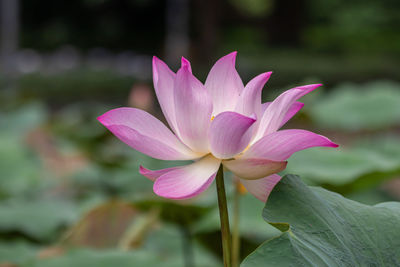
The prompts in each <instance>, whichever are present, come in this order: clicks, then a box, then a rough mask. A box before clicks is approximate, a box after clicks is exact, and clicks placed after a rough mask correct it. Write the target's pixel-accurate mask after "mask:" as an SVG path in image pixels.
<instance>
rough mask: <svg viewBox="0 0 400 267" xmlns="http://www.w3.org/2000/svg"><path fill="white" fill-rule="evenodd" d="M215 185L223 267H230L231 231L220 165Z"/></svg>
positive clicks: (222, 172)
mask: <svg viewBox="0 0 400 267" xmlns="http://www.w3.org/2000/svg"><path fill="white" fill-rule="evenodd" d="M216 184H217V194H218V208H219V218H220V221H221V237H222V253H223V258H224V267H232V257H231V231H230V229H229V216H228V207H227V203H226V193H225V184H224V170H223V166H222V164H221V166H220V167H219V169H218V173H217V178H216Z"/></svg>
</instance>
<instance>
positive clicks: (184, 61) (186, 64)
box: [181, 57, 192, 73]
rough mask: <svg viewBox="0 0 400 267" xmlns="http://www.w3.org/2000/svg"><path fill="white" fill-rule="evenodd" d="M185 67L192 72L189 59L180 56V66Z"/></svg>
mask: <svg viewBox="0 0 400 267" xmlns="http://www.w3.org/2000/svg"><path fill="white" fill-rule="evenodd" d="M185 67H186V68H187V69H188V70H189V72H190V73H192V66H191V65H190V62H189V60H187V59H186V58H184V57H182V58H181V68H185Z"/></svg>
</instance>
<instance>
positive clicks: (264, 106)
mask: <svg viewBox="0 0 400 267" xmlns="http://www.w3.org/2000/svg"><path fill="white" fill-rule="evenodd" d="M270 104H271V102H265V103H263V104H262V105H261V110H262V111H261V114H264V112H265V110H266V109H267V107H268V106H269V105H270ZM303 107H304V103H301V102H294V103H293V104H292V105H291V106H290V108H289V110H288V111H287V112H286V114H285V116H284V117H283V120H282V123H281V125H280V126H279V128H281V127H282V126H283V125H285V124H286V123H287V122H288V121H289V120H290V119H291V118H293V116H294V115H296V114H297V112H299V111H300V110H301V109H302V108H303Z"/></svg>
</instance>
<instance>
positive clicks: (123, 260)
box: [23, 249, 179, 267]
mask: <svg viewBox="0 0 400 267" xmlns="http://www.w3.org/2000/svg"><path fill="white" fill-rule="evenodd" d="M160 262H163V266H168V267H169V266H171V267H173V266H179V265H177V264H176V262H175V261H174V259H171V260H170V261H164V260H163V259H161V258H159V257H157V255H154V253H151V252H147V251H132V252H124V251H119V250H115V249H109V250H93V249H79V250H78V249H76V250H70V251H68V252H67V253H66V254H65V255H62V256H60V257H52V258H48V259H42V260H36V261H34V262H33V263H27V264H24V265H23V266H24V267H25V266H26V267H71V266H74V267H87V266H96V267H103V266H104V267H109V266H118V267H125V266H126V267H131V266H149V267H151V266H159V264H160ZM164 264H165V265H164Z"/></svg>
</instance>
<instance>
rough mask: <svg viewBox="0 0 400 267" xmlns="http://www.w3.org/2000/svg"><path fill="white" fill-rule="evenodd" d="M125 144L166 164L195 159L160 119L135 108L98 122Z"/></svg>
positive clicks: (112, 112) (113, 112)
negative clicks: (168, 161) (171, 161)
mask: <svg viewBox="0 0 400 267" xmlns="http://www.w3.org/2000/svg"><path fill="white" fill-rule="evenodd" d="M97 119H98V120H99V121H100V122H101V123H102V124H103V125H104V126H105V127H107V129H109V130H110V131H111V132H112V133H113V134H114V135H115V136H116V137H118V138H119V139H120V140H121V141H122V142H124V143H126V144H127V145H129V146H131V147H133V148H134V149H136V150H138V151H140V152H142V153H144V154H146V155H149V156H150V157H153V158H157V159H163V160H188V159H196V158H199V157H201V156H202V155H200V154H197V153H194V152H193V151H191V150H190V149H189V148H188V147H187V146H185V145H184V144H182V143H181V142H180V141H179V139H178V138H177V137H176V136H175V135H174V134H173V133H172V132H171V131H170V130H169V129H168V128H167V127H166V126H165V125H164V124H163V123H162V122H161V121H159V120H158V119H156V118H155V117H153V116H152V115H150V114H149V113H147V112H145V111H143V110H140V109H136V108H117V109H113V110H110V111H108V112H106V113H105V114H103V115H101V116H100V117H98V118H97Z"/></svg>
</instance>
